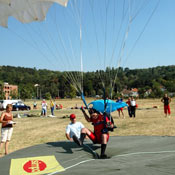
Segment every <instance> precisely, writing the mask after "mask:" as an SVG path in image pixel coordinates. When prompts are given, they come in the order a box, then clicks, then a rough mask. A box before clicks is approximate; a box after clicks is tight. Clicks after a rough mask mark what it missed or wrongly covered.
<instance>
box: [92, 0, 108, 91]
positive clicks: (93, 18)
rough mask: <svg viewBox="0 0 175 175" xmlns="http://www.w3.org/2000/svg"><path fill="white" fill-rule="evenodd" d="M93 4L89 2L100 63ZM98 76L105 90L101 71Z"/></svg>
mask: <svg viewBox="0 0 175 175" xmlns="http://www.w3.org/2000/svg"><path fill="white" fill-rule="evenodd" d="M91 2H92V3H93V2H94V1H89V5H90V9H91V11H92V22H93V26H94V32H95V40H96V45H97V56H98V59H99V61H100V49H99V40H98V35H97V26H96V23H95V15H94V9H93V4H92V3H91ZM98 75H99V78H100V80H101V82H102V86H103V88H105V86H104V82H103V81H102V74H101V71H98Z"/></svg>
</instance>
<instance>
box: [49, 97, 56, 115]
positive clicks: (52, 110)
mask: <svg viewBox="0 0 175 175" xmlns="http://www.w3.org/2000/svg"><path fill="white" fill-rule="evenodd" d="M54 109H55V103H54V101H53V100H50V110H51V114H52V115H54Z"/></svg>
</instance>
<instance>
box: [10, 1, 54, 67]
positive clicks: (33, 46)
mask: <svg viewBox="0 0 175 175" xmlns="http://www.w3.org/2000/svg"><path fill="white" fill-rule="evenodd" d="M27 5H28V6H29V8H31V9H33V8H32V7H31V5H30V3H29V0H27ZM9 7H11V8H12V9H13V10H15V11H16V9H15V8H13V7H12V6H9ZM16 12H17V11H16ZM28 14H29V15H30V16H31V17H32V18H33V19H35V18H34V16H33V14H31V13H30V12H29V13H28ZM34 15H35V16H36V12H35V11H34ZM24 26H25V27H26V25H24ZM28 26H30V24H28ZM26 29H27V27H26ZM11 31H12V29H11ZM33 31H34V29H33ZM25 32H26V30H25ZM35 32H36V31H35ZM13 33H15V34H16V35H17V36H18V37H19V38H21V39H22V40H23V41H25V42H26V43H27V44H28V45H30V46H31V47H32V48H34V49H35V50H37V51H38V52H39V53H40V54H41V55H42V56H43V57H44V58H46V60H47V61H48V62H49V63H51V64H52V66H54V67H55V64H53V63H52V61H51V60H50V59H49V58H48V56H46V55H45V53H44V52H43V51H42V50H41V49H39V46H38V44H37V42H36V40H34V39H33V37H32V35H31V34H30V32H29V31H28V30H27V33H28V34H29V35H30V37H31V39H32V42H33V43H30V42H29V41H27V40H26V39H25V38H23V37H22V36H20V35H19V34H18V33H17V32H14V31H13Z"/></svg>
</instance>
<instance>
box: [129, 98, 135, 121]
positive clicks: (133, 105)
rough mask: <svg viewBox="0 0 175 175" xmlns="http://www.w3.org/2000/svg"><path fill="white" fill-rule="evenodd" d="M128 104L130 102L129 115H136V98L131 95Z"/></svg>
mask: <svg viewBox="0 0 175 175" xmlns="http://www.w3.org/2000/svg"><path fill="white" fill-rule="evenodd" d="M130 104H131V117H134V118H135V116H136V100H135V99H134V97H133V96H132V97H131V101H130Z"/></svg>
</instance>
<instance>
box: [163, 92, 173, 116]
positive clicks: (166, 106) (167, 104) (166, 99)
mask: <svg viewBox="0 0 175 175" xmlns="http://www.w3.org/2000/svg"><path fill="white" fill-rule="evenodd" d="M161 102H162V103H163V104H164V113H165V117H167V115H169V117H170V114H171V110H170V102H171V98H170V97H168V94H165V95H164V97H163V98H162V99H161Z"/></svg>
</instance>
